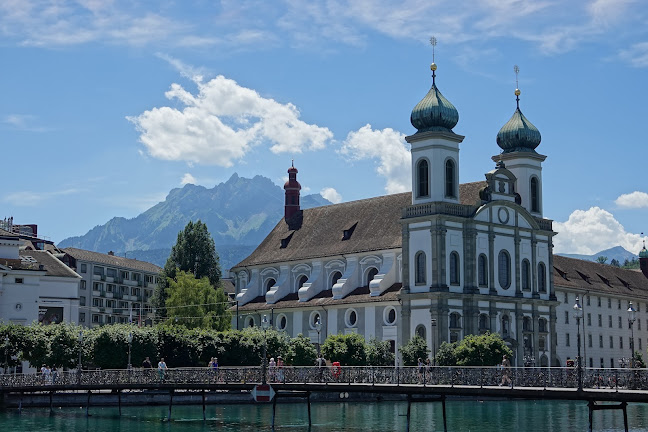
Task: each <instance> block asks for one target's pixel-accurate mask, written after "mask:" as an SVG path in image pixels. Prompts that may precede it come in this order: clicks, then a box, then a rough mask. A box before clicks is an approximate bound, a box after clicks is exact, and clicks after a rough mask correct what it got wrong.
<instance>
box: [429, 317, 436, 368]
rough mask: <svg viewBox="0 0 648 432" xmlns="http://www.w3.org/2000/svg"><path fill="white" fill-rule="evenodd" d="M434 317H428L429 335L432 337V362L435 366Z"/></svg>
mask: <svg viewBox="0 0 648 432" xmlns="http://www.w3.org/2000/svg"><path fill="white" fill-rule="evenodd" d="M436 325H437V320H436V318H431V319H430V332H431V334H430V336H431V337H432V364H433V365H434V366H436Z"/></svg>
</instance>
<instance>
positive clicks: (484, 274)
mask: <svg viewBox="0 0 648 432" xmlns="http://www.w3.org/2000/svg"><path fill="white" fill-rule="evenodd" d="M477 273H478V281H479V286H484V287H485V286H488V258H486V255H484V254H481V255H479V260H478V265H477Z"/></svg>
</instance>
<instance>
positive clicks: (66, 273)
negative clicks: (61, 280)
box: [0, 250, 80, 277]
mask: <svg viewBox="0 0 648 432" xmlns="http://www.w3.org/2000/svg"><path fill="white" fill-rule="evenodd" d="M20 257H21V259H20V260H11V261H12V263H10V264H9V265H11V267H12V268H14V269H22V270H44V271H46V272H47V276H57V277H80V276H79V275H78V274H76V273H75V272H74V270H72V269H71V268H69V267H68V266H66V265H65V264H64V263H63V262H62V261H60V260H59V259H57V258H56V257H55V256H53V255H52V254H50V253H49V252H45V251H40V250H22V251H20ZM5 261H6V260H0V262H2V263H3V264H4V262H5ZM40 266H43V267H42V268H41V267H40Z"/></svg>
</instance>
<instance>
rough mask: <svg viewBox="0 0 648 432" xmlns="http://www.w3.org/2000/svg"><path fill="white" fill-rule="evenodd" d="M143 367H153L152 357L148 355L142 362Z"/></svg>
mask: <svg viewBox="0 0 648 432" xmlns="http://www.w3.org/2000/svg"><path fill="white" fill-rule="evenodd" d="M142 369H153V365H152V364H151V359H150V358H148V357H146V358H145V359H144V361H143V362H142Z"/></svg>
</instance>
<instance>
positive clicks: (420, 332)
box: [414, 324, 425, 339]
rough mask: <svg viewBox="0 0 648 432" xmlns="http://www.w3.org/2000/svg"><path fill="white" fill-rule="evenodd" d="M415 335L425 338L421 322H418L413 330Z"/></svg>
mask: <svg viewBox="0 0 648 432" xmlns="http://www.w3.org/2000/svg"><path fill="white" fill-rule="evenodd" d="M414 333H416V336H418V337H420V338H421V339H425V326H424V325H423V324H419V325H418V326H416V330H415V332H414Z"/></svg>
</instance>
